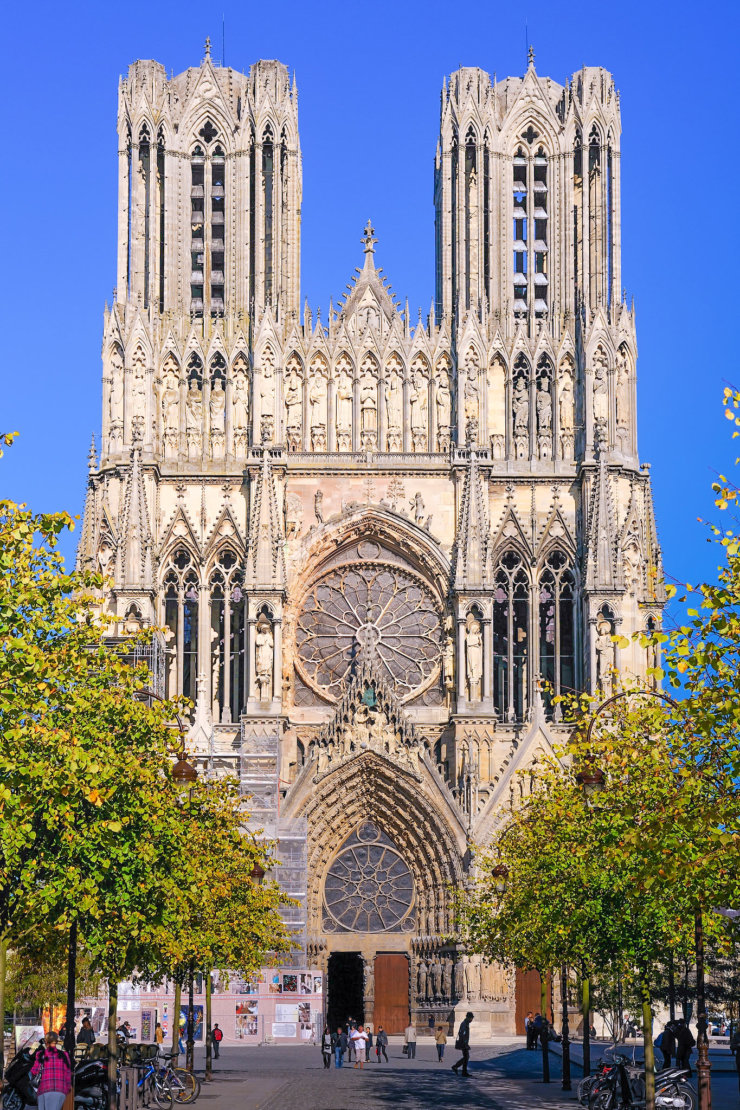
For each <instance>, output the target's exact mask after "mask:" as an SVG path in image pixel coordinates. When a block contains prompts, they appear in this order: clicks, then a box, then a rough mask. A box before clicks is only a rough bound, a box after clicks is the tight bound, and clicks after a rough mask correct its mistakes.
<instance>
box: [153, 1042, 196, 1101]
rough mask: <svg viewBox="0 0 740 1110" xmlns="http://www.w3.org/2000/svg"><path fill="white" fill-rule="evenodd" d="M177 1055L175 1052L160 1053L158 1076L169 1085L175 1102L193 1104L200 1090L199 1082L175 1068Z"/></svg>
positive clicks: (182, 1069)
mask: <svg viewBox="0 0 740 1110" xmlns="http://www.w3.org/2000/svg"><path fill="white" fill-rule="evenodd" d="M178 1055H179V1053H177V1052H170V1053H164V1052H163V1053H161V1054H160V1056H159V1058H158V1062H159V1074H160V1075H161V1076H162V1077H163V1078H164V1079H166V1080H167V1081H168V1082H169V1083H170V1086H171V1087H172V1093H173V1094H174V1096H175V1101H176V1102H179V1103H180V1104H186V1103H190V1102H195V1100H196V1099H197V1097H198V1095H199V1094H200V1090H201V1088H200V1080H198V1079H197V1078H196V1076H195V1075H193V1073H192V1072H189V1071H187V1070H186V1069H185V1068H178V1067H175V1065H174V1061H175V1060H176V1059H177V1057H178Z"/></svg>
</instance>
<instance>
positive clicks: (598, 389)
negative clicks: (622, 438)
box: [594, 347, 609, 425]
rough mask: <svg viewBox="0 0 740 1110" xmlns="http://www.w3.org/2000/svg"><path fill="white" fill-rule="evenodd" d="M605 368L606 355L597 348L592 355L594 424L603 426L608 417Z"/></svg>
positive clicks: (607, 389) (607, 391) (607, 387)
mask: <svg viewBox="0 0 740 1110" xmlns="http://www.w3.org/2000/svg"><path fill="white" fill-rule="evenodd" d="M606 367H607V362H606V355H605V354H604V352H603V351H602V350H601V348H600V347H599V349H598V350H597V352H596V354H595V355H594V423H595V424H603V425H606V422H607V418H608V416H609V386H608V382H607V377H606Z"/></svg>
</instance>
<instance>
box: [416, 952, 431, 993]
mask: <svg viewBox="0 0 740 1110" xmlns="http://www.w3.org/2000/svg"><path fill="white" fill-rule="evenodd" d="M428 981H429V972H428V969H427V965H426V964H425V963H424V960H421V961H420V963H419V971H418V976H417V983H418V991H417V996H418V999H419V1001H420V1002H426V1000H427V998H428V986H427V984H428Z"/></svg>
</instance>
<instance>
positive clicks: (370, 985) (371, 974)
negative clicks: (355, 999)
mask: <svg viewBox="0 0 740 1110" xmlns="http://www.w3.org/2000/svg"><path fill="white" fill-rule="evenodd" d="M374 998H375V968H374V967H373V961H372V960H365V1001H366V1002H372V1001H373V999H374Z"/></svg>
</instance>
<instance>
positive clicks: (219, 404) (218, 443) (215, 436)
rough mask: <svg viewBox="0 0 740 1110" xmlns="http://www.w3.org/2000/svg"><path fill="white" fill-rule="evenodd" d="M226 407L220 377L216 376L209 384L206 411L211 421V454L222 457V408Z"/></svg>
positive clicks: (215, 457)
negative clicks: (211, 383) (209, 390)
mask: <svg viewBox="0 0 740 1110" xmlns="http://www.w3.org/2000/svg"><path fill="white" fill-rule="evenodd" d="M225 408H226V394H225V393H224V383H223V382H222V381H221V378H220V377H219V378H216V379H215V380H214V382H213V385H212V386H211V396H210V400H209V402H208V411H209V414H210V421H211V456H212V457H213V458H214V459H222V458H223V456H224V410H225Z"/></svg>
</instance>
